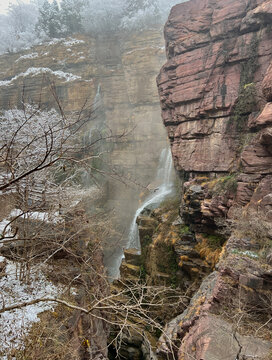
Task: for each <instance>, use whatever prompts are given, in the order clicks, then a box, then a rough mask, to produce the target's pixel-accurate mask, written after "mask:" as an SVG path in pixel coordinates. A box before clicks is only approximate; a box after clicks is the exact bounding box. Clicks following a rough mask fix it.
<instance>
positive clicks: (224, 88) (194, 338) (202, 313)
mask: <svg viewBox="0 0 272 360" xmlns="http://www.w3.org/2000/svg"><path fill="white" fill-rule="evenodd" d="M271 9H272V1H271V0H264V1H262V0H247V1H234V0H228V1H223V0H222V1H221V0H219V1H215V0H191V1H188V2H186V3H183V4H179V5H176V6H175V7H173V9H172V11H171V13H170V16H169V19H168V21H167V23H166V26H165V38H166V51H167V57H168V61H167V63H166V64H165V65H164V66H163V67H162V69H161V72H160V74H159V76H158V78H157V83H158V89H159V95H160V100H161V108H162V118H163V121H164V124H165V126H166V128H167V130H168V136H169V138H170V141H171V146H172V154H173V158H174V162H175V167H176V169H177V170H178V171H179V172H180V177H181V179H182V184H183V186H182V204H181V215H182V218H183V221H184V222H185V225H186V226H188V227H189V228H190V231H191V232H192V233H193V234H194V239H195V242H196V243H197V244H196V245H194V246H193V250H195V251H197V250H198V251H199V254H202V255H204V256H207V252H206V249H205V247H204V246H202V247H201V248H200V249H199V242H200V241H201V240H200V239H202V244H205V241H206V240H208V242H209V243H210V245H212V246H213V245H214V241H215V240H218V237H216V236H217V235H218V234H220V233H221V234H222V233H224V237H225V239H227V238H229V239H228V241H227V243H226V244H225V246H224V247H223V251H222V252H221V254H220V256H218V257H217V259H216V261H218V259H219V262H218V263H217V265H216V266H215V269H214V270H215V271H214V272H213V273H212V274H210V275H209V276H208V277H206V279H205V280H204V281H203V282H202V284H201V286H200V288H199V290H198V291H197V292H196V294H195V296H194V297H193V298H192V300H191V302H190V304H189V306H188V307H187V309H186V310H185V311H184V312H183V313H182V314H181V315H180V316H178V317H177V318H176V319H174V320H173V321H171V322H170V323H169V324H168V326H166V328H165V333H164V334H163V335H162V336H161V339H160V343H159V347H158V354H159V356H160V357H161V358H162V359H169V358H175V359H179V360H187V359H188V360H189V359H191V358H194V359H197V360H200V359H203V360H204V359H205V360H211V359H221V358H224V359H230V360H231V359H250V358H252V357H256V358H258V359H270V358H271V344H270V342H269V340H271V339H270V337H269V332H270V331H271V326H270V325H269V326H266V325H265V326H264V327H263V326H262V325H263V324H265V323H266V321H267V320H269V318H268V317H269V316H268V313H266V315H265V319H266V320H264V318H263V319H260V318H258V317H257V315H256V313H254V311H257V312H258V311H262V310H260V309H261V308H263V306H264V302H263V301H264V299H265V298H267V297H269V296H270V295H269V293H271V271H272V269H271V251H270V250H271V236H272V231H271V230H272V229H271V219H272V215H271V214H272V188H271V173H272V148H271V140H272V127H271V122H272V111H271V106H272V96H271V94H272V65H271V59H272V47H271V37H272V33H271V28H270V25H269V24H270V22H271ZM237 207H241V208H242V210H241V211H240V213H239V214H240V215H237V213H236V212H237V210H236V209H235V208H237ZM231 218H232V219H235V220H227V223H226V221H225V220H224V221H223V222H222V219H231ZM223 223H224V224H223ZM203 236H204V240H203ZM205 239H206V240H205ZM190 245H191V247H192V245H193V244H192V242H190ZM221 245H222V244H221ZM269 249H270V250H269ZM193 250H192V249H191V251H193ZM188 260H189V261H190V260H191V259H190V256H189V259H185V265H186V262H188ZM249 309H252V311H253V312H252V315H253V314H254V315H253V316H252V317H250V316H249V317H248V316H247V315H245V314H246V313H247V314H248V311H249ZM253 309H255V310H253ZM239 312H240V313H243V315H242V314H241V316H242V318H243V320H241V323H238V322H237V321H236V318H237V316H238V313H239ZM263 314H264V313H263ZM257 318H258V319H257ZM240 319H241V318H240ZM250 327H251V330H250V329H249V328H250ZM252 329H254V331H252ZM169 339H171V340H172V341H174V342H175V344H176V345H177V350H176V351H175V350H174V353H173V350H172V349H173V347H171V345H170V343H169Z"/></svg>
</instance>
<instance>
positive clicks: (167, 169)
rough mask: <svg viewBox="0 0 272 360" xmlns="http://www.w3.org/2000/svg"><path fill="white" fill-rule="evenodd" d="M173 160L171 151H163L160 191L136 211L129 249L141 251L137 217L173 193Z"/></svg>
mask: <svg viewBox="0 0 272 360" xmlns="http://www.w3.org/2000/svg"><path fill="white" fill-rule="evenodd" d="M172 170H173V160H172V155H171V150H170V148H169V149H163V150H162V152H161V155H160V161H159V166H158V171H157V176H156V180H157V182H158V183H159V184H160V185H159V187H158V189H157V190H155V191H154V192H153V193H152V194H150V195H149V196H148V197H147V199H146V200H145V201H144V202H143V204H142V205H141V206H140V207H139V208H138V209H137V210H136V213H135V215H134V218H133V220H132V223H131V225H130V230H129V235H128V243H127V248H135V249H140V240H139V232H138V225H137V223H136V220H137V217H138V216H139V215H140V214H141V212H142V211H143V210H144V209H145V208H146V207H147V206H150V205H159V204H160V203H161V202H162V201H163V200H164V199H165V198H166V197H167V196H168V195H170V194H171V193H172V191H173V182H172Z"/></svg>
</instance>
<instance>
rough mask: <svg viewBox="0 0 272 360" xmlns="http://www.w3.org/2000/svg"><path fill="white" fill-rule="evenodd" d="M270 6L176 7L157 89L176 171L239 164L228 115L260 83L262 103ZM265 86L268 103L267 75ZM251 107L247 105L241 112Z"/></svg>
mask: <svg viewBox="0 0 272 360" xmlns="http://www.w3.org/2000/svg"><path fill="white" fill-rule="evenodd" d="M258 3H262V4H260V5H259V6H258ZM264 5H266V7H264ZM269 5H270V2H265V4H264V2H261V1H259V2H258V1H255V0H251V1H231V0H230V1H227V2H226V1H212V0H207V1H200V0H199V1H189V2H186V3H184V4H180V5H176V6H175V7H174V8H173V9H172V11H171V14H170V16H169V19H168V22H167V24H166V26H165V37H166V44H167V55H168V62H167V63H166V64H165V65H164V67H163V68H162V70H161V72H160V75H159V77H158V87H159V94H160V99H161V105H162V116H163V120H164V123H165V125H166V127H167V129H168V133H169V137H170V139H171V141H172V150H173V156H174V159H175V164H176V167H177V169H180V170H185V171H194V172H211V171H212V172H220V171H229V170H230V169H231V168H232V167H233V166H234V159H235V158H236V150H237V148H236V146H234V145H235V144H234V143H233V137H235V131H233V130H234V129H232V128H231V126H230V118H231V113H232V111H233V108H234V106H235V104H236V103H237V101H238V97H239V94H240V93H239V91H240V90H241V89H240V88H241V86H243V87H244V86H246V87H250V85H251V84H252V86H253V83H254V88H255V89H254V91H256V93H257V98H258V102H259V103H263V100H264V99H263V97H262V93H261V89H260V87H261V82H262V80H263V78H264V74H265V72H266V70H267V67H268V66H269V62H270V59H271V52H272V51H271V46H270V42H271V31H270V28H269V27H268V24H269V18H270V15H269V13H267V10H264V9H266V8H268V6H269ZM252 70H254V72H253V73H250V72H251V71H252ZM264 84H267V85H266V87H265V85H264V91H265V94H267V95H266V97H267V96H268V99H269V94H270V93H269V77H267V78H266V81H265V82H264ZM240 92H241V91H240ZM270 96H271V95H270ZM258 106H259V107H260V106H262V104H258ZM257 108H258V107H257ZM257 108H256V109H257ZM250 110H251V109H248V108H247V104H244V108H243V109H241V110H240V112H241V115H242V114H248V113H250V112H251V111H250ZM238 121H239V119H238ZM260 121H262V122H263V121H265V120H264V119H263V120H260ZM238 125H239V124H238ZM231 130H232V131H231Z"/></svg>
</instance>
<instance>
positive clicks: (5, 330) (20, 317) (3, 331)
mask: <svg viewBox="0 0 272 360" xmlns="http://www.w3.org/2000/svg"><path fill="white" fill-rule="evenodd" d="M0 260H4V259H3V258H2V257H0ZM17 266H18V265H16V264H15V263H14V262H12V261H7V266H6V275H5V276H3V277H2V278H0V308H3V306H6V307H7V306H11V305H13V304H19V303H22V302H28V301H31V300H34V299H38V298H44V297H50V298H51V297H53V298H54V297H57V296H58V295H59V293H60V292H61V288H60V287H56V286H55V285H53V284H52V283H51V282H50V281H48V280H47V279H46V277H45V276H44V275H43V273H42V271H41V270H40V269H39V268H35V267H33V268H32V270H31V275H30V281H29V285H28V284H25V283H23V282H20V280H19V279H18V276H17ZM54 305H55V303H48V302H47V303H46V302H40V303H38V304H35V305H30V306H27V307H24V308H22V309H16V310H13V311H6V312H4V313H2V314H0V339H1V340H0V359H5V356H7V355H8V353H9V352H10V350H12V349H19V348H21V347H23V346H24V345H23V338H24V336H25V335H27V333H28V331H29V329H30V327H31V325H32V324H33V323H35V322H38V321H39V317H38V315H39V314H40V313H42V312H44V311H46V310H51V309H53V307H54Z"/></svg>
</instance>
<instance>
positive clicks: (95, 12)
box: [0, 0, 182, 54]
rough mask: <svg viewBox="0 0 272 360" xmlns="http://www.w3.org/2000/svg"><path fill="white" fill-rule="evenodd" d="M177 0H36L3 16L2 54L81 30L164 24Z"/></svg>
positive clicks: (0, 27)
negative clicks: (58, 0) (59, 0)
mask: <svg viewBox="0 0 272 360" xmlns="http://www.w3.org/2000/svg"><path fill="white" fill-rule="evenodd" d="M177 2H182V1H176V0H138V1H133V0H111V1H108V0H102V1H101V0H62V1H61V2H60V3H59V2H57V1H56V0H53V1H48V0H32V1H31V2H30V3H24V2H22V1H18V2H17V3H16V4H11V5H10V7H9V11H8V14H7V15H0V33H1V38H0V53H1V54H3V53H6V52H7V53H10V52H17V51H20V50H22V49H27V48H29V47H31V46H33V45H37V44H39V43H41V42H44V41H46V40H49V39H52V38H63V37H67V36H71V35H73V34H78V33H87V34H90V35H93V36H96V35H98V34H101V33H108V32H118V31H135V30H144V29H145V28H147V27H148V28H150V27H152V26H155V25H157V24H162V23H163V22H164V21H165V19H166V18H167V16H168V14H169V11H170V9H171V7H172V6H173V5H175V4H176V3H177Z"/></svg>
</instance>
